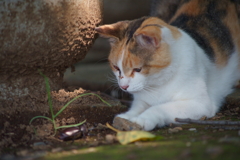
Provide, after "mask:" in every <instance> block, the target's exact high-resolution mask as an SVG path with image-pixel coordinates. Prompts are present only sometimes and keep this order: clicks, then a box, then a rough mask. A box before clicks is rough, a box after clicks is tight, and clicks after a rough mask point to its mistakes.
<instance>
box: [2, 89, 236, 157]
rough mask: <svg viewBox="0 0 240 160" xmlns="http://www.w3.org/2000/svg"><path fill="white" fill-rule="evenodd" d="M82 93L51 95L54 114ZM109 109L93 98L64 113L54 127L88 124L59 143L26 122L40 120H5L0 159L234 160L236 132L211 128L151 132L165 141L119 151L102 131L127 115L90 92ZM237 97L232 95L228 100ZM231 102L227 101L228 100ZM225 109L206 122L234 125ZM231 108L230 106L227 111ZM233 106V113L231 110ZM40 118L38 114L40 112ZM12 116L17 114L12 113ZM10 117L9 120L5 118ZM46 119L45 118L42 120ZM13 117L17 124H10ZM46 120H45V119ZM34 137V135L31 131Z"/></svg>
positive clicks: (40, 123) (48, 126)
mask: <svg viewBox="0 0 240 160" xmlns="http://www.w3.org/2000/svg"><path fill="white" fill-rule="evenodd" d="M89 92H90V91H85V90H83V89H81V88H78V89H69V88H68V89H62V90H60V91H58V92H52V98H53V105H54V108H55V111H54V113H56V112H57V111H58V110H59V109H60V108H61V107H62V106H63V105H65V104H66V103H67V102H69V101H70V100H71V99H72V98H74V97H76V96H77V95H79V94H82V93H89ZM95 93H96V94H98V95H100V96H101V97H102V98H103V99H104V100H106V101H107V102H109V103H110V104H111V105H112V106H111V107H109V106H107V105H106V104H105V103H103V102H102V101H101V100H100V99H99V98H97V97H96V96H94V95H89V96H84V97H81V98H79V99H77V100H76V101H74V102H73V103H72V104H71V105H69V106H68V107H67V109H66V110H64V111H63V113H61V114H60V115H59V116H58V117H57V118H56V123H57V125H58V126H61V125H66V124H75V123H79V122H81V121H83V120H85V119H86V120H87V122H86V126H87V128H88V130H89V131H88V132H87V136H85V137H80V138H79V139H76V140H74V141H72V140H70V141H62V140H60V139H59V138H58V137H59V134H60V133H61V132H62V131H63V129H59V130H58V131H57V133H56V134H55V135H54V130H53V125H52V123H51V122H50V121H48V120H45V119H41V118H39V119H36V120H35V121H33V123H32V125H29V121H30V119H31V118H32V117H34V116H36V115H39V114H36V113H34V114H29V112H27V113H26V114H25V115H21V116H22V117H24V118H23V119H24V121H21V120H19V115H14V114H13V115H5V117H2V118H1V119H5V121H1V122H4V123H3V124H2V123H1V134H0V136H1V141H0V147H1V152H0V153H1V156H0V159H6V160H11V159H79V158H80V157H81V159H82V158H84V159H93V158H94V159H95V158H96V157H97V158H98V159H146V157H147V158H148V159H159V158H160V157H161V158H162V159H203V158H208V159H237V157H240V155H239V154H238V152H239V147H240V133H239V130H240V129H239V128H238V129H235V130H227V128H226V127H225V128H213V127H214V126H209V125H208V126H206V125H197V124H185V125H182V126H180V127H181V128H182V130H178V131H174V129H173V130H172V129H170V128H175V127H176V126H174V125H172V126H168V127H165V128H160V129H155V130H154V131H151V132H152V133H153V134H155V135H161V136H163V137H164V138H163V139H162V140H157V141H148V142H134V143H132V144H129V145H123V146H122V145H120V144H119V143H118V141H117V140H116V137H115V135H116V133H115V132H114V131H112V130H110V129H108V128H106V127H105V124H106V122H108V123H110V124H111V123H112V120H113V118H114V116H115V115H116V114H118V113H121V112H124V111H126V110H127V107H126V106H123V105H122V104H121V103H120V101H118V100H116V99H114V98H112V97H109V96H107V95H105V94H103V93H100V92H95ZM233 95H234V96H236V95H235V94H233ZM230 99H231V98H230ZM227 102H228V103H226V104H225V109H224V110H222V111H221V112H220V113H218V114H217V115H216V116H215V117H213V118H212V119H211V120H220V119H221V120H234V121H236V120H239V118H240V108H239V107H237V106H234V105H233V104H234V103H232V101H231V100H228V101H227ZM229 104H231V105H229ZM231 106H234V107H231ZM39 113H40V112H39ZM16 114H17V113H16ZM9 116H10V117H9ZM45 116H49V114H45ZM14 117H16V118H14ZM49 117H50V116H49ZM33 128H35V129H36V133H34V129H33Z"/></svg>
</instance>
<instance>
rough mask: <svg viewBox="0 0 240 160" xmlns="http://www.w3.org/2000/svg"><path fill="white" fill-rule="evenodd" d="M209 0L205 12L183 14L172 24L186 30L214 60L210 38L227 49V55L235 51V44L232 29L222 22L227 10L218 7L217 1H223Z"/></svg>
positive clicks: (222, 48)
mask: <svg viewBox="0 0 240 160" xmlns="http://www.w3.org/2000/svg"><path fill="white" fill-rule="evenodd" d="M218 1H219V0H218ZM208 2H209V3H208V4H207V7H206V8H205V11H204V12H203V14H200V15H198V16H190V15H187V14H181V15H180V16H178V18H176V19H175V20H174V21H173V22H172V23H171V25H173V26H176V27H178V28H181V29H183V30H184V31H186V32H187V33H188V34H189V35H190V36H191V37H192V38H193V39H195V41H196V42H197V43H198V45H199V46H200V47H201V48H202V49H203V50H205V52H206V54H207V55H208V57H209V58H210V59H211V60H212V61H214V51H213V48H212V47H211V46H210V43H209V42H210V39H214V40H215V41H216V42H217V45H218V47H219V48H220V49H221V50H223V51H225V52H224V53H225V54H227V56H229V55H230V54H231V53H232V52H233V48H234V45H233V42H232V37H231V34H230V31H229V30H228V28H227V27H226V26H225V25H224V24H223V23H222V18H224V17H225V16H226V10H224V9H218V7H217V4H216V3H218V4H219V3H221V2H216V1H214V0H209V1H208ZM206 35H207V36H206Z"/></svg>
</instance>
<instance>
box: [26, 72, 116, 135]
mask: <svg viewBox="0 0 240 160" xmlns="http://www.w3.org/2000/svg"><path fill="white" fill-rule="evenodd" d="M38 71H39V73H40V75H41V76H43V77H44V80H45V85H46V91H47V97H48V105H49V109H50V113H51V118H49V117H46V116H35V117H33V118H32V119H31V120H30V122H29V124H30V125H31V123H32V122H33V121H34V120H35V119H37V118H44V119H47V120H49V121H51V122H52V123H53V128H54V135H55V134H56V131H57V130H58V129H60V128H69V127H77V126H80V125H82V124H83V123H85V122H86V120H84V121H82V122H80V123H78V124H73V125H65V126H59V127H56V123H55V118H56V117H57V116H58V115H59V114H60V113H62V112H63V111H64V110H65V109H66V108H67V106H69V104H71V103H72V102H73V101H75V100H76V99H78V98H80V97H82V96H87V95H94V96H97V97H98V98H99V99H100V100H101V101H102V102H103V103H105V104H107V105H108V106H111V105H110V104H109V103H108V102H106V101H104V100H103V99H102V98H101V97H100V96H99V95H97V94H94V93H85V94H81V95H78V96H76V97H75V98H73V99H72V100H70V101H69V102H68V103H67V104H65V105H64V106H63V107H62V108H61V109H60V110H59V111H58V112H57V113H56V114H54V112H53V105H52V97H51V91H50V85H49V81H48V78H47V77H46V76H45V75H44V74H43V73H42V72H41V71H40V70H38Z"/></svg>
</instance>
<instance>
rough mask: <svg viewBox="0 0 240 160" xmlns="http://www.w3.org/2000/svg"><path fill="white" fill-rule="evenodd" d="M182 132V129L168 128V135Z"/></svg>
mask: <svg viewBox="0 0 240 160" xmlns="http://www.w3.org/2000/svg"><path fill="white" fill-rule="evenodd" d="M181 130H182V127H174V128H169V129H168V133H177V132H179V131H181Z"/></svg>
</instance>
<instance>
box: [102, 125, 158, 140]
mask: <svg viewBox="0 0 240 160" xmlns="http://www.w3.org/2000/svg"><path fill="white" fill-rule="evenodd" d="M106 126H107V127H108V128H110V129H112V130H113V131H115V132H117V135H116V137H117V139H118V141H119V142H120V143H121V144H122V145H125V144H128V143H132V142H135V141H143V140H144V141H146V140H156V139H162V137H161V136H155V135H154V134H152V133H150V132H146V131H136V130H134V131H120V130H118V129H116V128H114V127H112V126H110V125H109V124H108V123H107V124H106Z"/></svg>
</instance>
